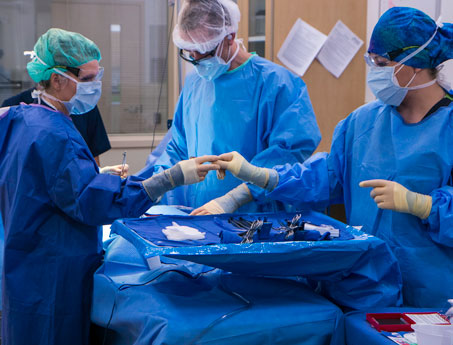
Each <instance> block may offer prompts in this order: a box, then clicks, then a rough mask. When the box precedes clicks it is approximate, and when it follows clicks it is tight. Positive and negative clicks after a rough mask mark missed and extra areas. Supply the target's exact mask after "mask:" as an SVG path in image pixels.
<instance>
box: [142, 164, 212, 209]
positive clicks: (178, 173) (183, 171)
mask: <svg viewBox="0 0 453 345" xmlns="http://www.w3.org/2000/svg"><path fill="white" fill-rule="evenodd" d="M218 159H219V157H218V156H201V157H196V158H193V159H188V160H184V161H180V162H178V163H177V164H176V165H175V166H173V167H171V168H170V169H166V170H164V171H162V172H160V173H159V174H156V175H153V176H151V177H150V178H148V179H146V180H144V181H142V184H143V187H144V188H145V191H146V193H147V194H148V196H149V197H150V199H151V200H152V201H153V202H156V201H157V200H159V198H160V197H161V196H162V195H164V194H165V193H166V192H168V191H169V190H172V189H173V188H175V187H178V186H182V185H187V184H193V183H198V182H201V181H203V180H204V179H205V178H206V175H207V174H208V173H209V171H211V170H219V168H220V167H219V166H218V165H217V164H213V162H215V161H217V160H218ZM204 163H210V164H204Z"/></svg>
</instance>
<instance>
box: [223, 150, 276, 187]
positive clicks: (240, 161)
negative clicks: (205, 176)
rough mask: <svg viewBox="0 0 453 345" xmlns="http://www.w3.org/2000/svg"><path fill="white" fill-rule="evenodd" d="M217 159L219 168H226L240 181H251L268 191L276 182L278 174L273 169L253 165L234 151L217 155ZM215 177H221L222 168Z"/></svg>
mask: <svg viewBox="0 0 453 345" xmlns="http://www.w3.org/2000/svg"><path fill="white" fill-rule="evenodd" d="M219 159H220V160H219V161H217V162H216V164H218V165H219V166H220V168H221V169H224V170H228V171H229V172H231V173H232V174H233V175H234V176H236V177H237V178H239V179H241V180H242V181H245V182H250V183H253V184H254V185H256V186H258V187H261V188H265V189H267V190H268V191H272V190H273V189H274V188H275V186H276V185H277V184H278V174H277V172H276V171H275V170H273V169H268V168H260V167H257V166H254V165H253V164H250V163H249V162H247V160H246V159H245V158H244V157H242V156H241V155H240V154H239V153H238V152H236V151H233V152H230V153H224V154H223V155H220V156H219ZM223 175H224V173H223ZM217 177H218V178H220V179H222V178H223V176H222V170H220V171H219V173H218V174H217ZM269 182H271V183H269Z"/></svg>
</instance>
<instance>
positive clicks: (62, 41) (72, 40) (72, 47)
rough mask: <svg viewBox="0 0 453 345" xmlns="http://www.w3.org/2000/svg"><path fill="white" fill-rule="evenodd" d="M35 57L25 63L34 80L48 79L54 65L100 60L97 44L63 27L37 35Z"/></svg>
mask: <svg viewBox="0 0 453 345" xmlns="http://www.w3.org/2000/svg"><path fill="white" fill-rule="evenodd" d="M34 53H35V54H36V57H37V58H36V57H35V58H34V59H33V60H32V61H30V62H29V63H28V64H27V70H28V74H29V75H30V77H31V78H32V79H33V80H34V81H35V82H37V83H38V82H40V81H41V80H49V79H50V76H51V75H52V73H54V71H53V67H55V66H66V67H79V66H80V65H83V64H86V63H87V62H90V61H93V60H98V61H99V60H101V52H100V51H99V48H98V46H97V45H96V44H95V43H94V42H93V41H91V40H89V39H88V38H86V37H85V36H83V35H81V34H79V33H76V32H71V31H66V30H63V29H55V28H52V29H49V30H48V31H47V32H46V33H45V34H44V35H42V36H41V37H39V39H38V41H37V42H36V44H35V47H34Z"/></svg>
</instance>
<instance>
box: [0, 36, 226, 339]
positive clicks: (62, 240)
mask: <svg viewBox="0 0 453 345" xmlns="http://www.w3.org/2000/svg"><path fill="white" fill-rule="evenodd" d="M100 59H101V55H100V52H99V49H98V47H97V46H96V45H95V44H94V43H93V42H92V41H90V40H89V39H87V38H85V37H84V36H82V35H80V34H77V33H73V32H68V31H65V30H61V29H50V30H49V31H48V32H46V33H45V34H44V35H43V36H41V37H40V38H39V39H38V41H37V43H36V44H35V47H34V52H33V53H32V60H31V61H30V62H29V63H28V65H27V69H28V72H29V74H30V76H31V78H32V79H33V80H34V81H35V82H37V83H38V82H39V83H40V84H41V93H40V95H39V97H40V101H41V104H31V105H25V104H23V105H19V106H15V107H9V108H0V213H1V215H2V220H3V225H4V229H5V248H4V262H3V272H2V277H3V279H2V280H3V286H2V287H3V296H2V302H3V313H2V343H3V344H8V345H10V344H11V345H12V344H14V345H30V344H34V345H38V344H39V345H49V344H58V345H61V344H77V345H81V344H88V343H89V326H90V307H91V294H92V284H93V277H92V276H93V273H94V271H95V269H96V268H97V267H98V265H99V264H100V261H101V250H100V249H101V246H100V227H99V226H100V225H102V224H108V223H111V222H113V221H114V220H115V219H117V218H122V217H138V216H140V215H141V214H142V213H143V212H144V211H145V210H146V209H148V208H149V207H150V206H151V205H152V204H153V203H154V202H156V201H157V200H158V199H159V198H160V197H161V196H162V195H163V194H164V193H165V192H166V191H168V190H170V189H172V188H173V187H175V186H179V185H182V184H188V183H195V182H198V181H201V180H203V178H204V176H205V175H206V174H207V173H208V171H209V170H212V169H216V168H218V167H217V166H216V165H215V164H209V165H206V164H203V163H204V162H208V161H210V162H212V161H213V160H216V159H218V158H217V157H215V156H211V157H198V158H195V159H191V160H190V161H181V162H180V163H178V164H177V165H175V166H174V167H172V168H171V169H169V170H166V171H163V172H162V173H161V174H157V175H154V176H153V177H151V178H150V179H147V180H144V179H141V178H137V177H129V178H126V179H121V178H120V176H113V175H108V174H100V173H99V168H98V166H97V164H96V162H95V160H94V158H93V156H92V154H91V153H90V150H89V148H88V146H87V144H86V143H85V141H84V140H83V138H82V136H81V135H80V133H79V132H78V131H77V129H76V128H75V126H74V124H73V123H72V121H71V118H70V116H69V115H70V114H82V113H86V112H87V111H88V110H90V109H92V108H93V107H94V106H95V105H96V104H97V102H98V100H99V97H100V95H101V86H102V83H101V80H100V79H101V77H102V68H100V67H99V60H100Z"/></svg>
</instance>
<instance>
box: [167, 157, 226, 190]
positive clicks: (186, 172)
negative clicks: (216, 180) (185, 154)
mask: <svg viewBox="0 0 453 345" xmlns="http://www.w3.org/2000/svg"><path fill="white" fill-rule="evenodd" d="M218 159H219V157H218V156H201V157H196V158H191V159H187V160H185V161H180V162H178V164H176V165H175V166H174V167H172V168H170V169H168V170H170V172H171V173H172V176H173V182H174V183H175V185H174V187H176V186H180V185H183V184H193V183H197V182H201V181H203V180H204V179H205V177H206V175H207V174H208V172H209V171H211V170H219V168H220V166H219V165H218V164H204V163H207V162H211V163H212V162H217V160H218ZM178 168H179V169H181V171H182V175H183V180H181V179H179V178H178V176H177V173H176V170H177V169H178ZM172 169H173V170H172ZM173 173H174V174H173Z"/></svg>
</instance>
